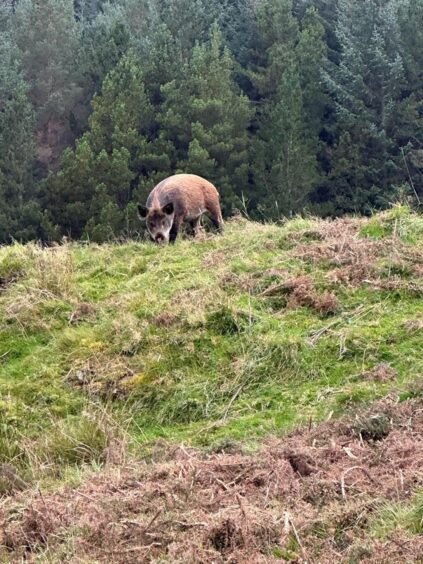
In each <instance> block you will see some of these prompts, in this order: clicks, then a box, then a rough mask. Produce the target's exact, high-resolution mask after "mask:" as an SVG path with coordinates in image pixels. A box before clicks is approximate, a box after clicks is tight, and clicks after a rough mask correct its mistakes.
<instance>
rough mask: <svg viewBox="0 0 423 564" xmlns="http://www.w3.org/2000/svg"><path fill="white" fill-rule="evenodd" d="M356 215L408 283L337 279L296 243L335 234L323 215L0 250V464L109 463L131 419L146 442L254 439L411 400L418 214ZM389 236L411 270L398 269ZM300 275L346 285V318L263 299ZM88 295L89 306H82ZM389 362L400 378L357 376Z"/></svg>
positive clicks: (341, 294)
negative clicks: (168, 239) (107, 421)
mask: <svg viewBox="0 0 423 564" xmlns="http://www.w3.org/2000/svg"><path fill="white" fill-rule="evenodd" d="M356 222H357V230H358V235H357V237H361V238H362V239H363V241H367V240H369V241H372V240H375V239H376V240H378V241H381V242H382V243H383V241H385V240H386V252H384V253H382V254H383V256H381V257H380V258H378V259H377V261H376V262H377V263H376V264H375V267H376V268H378V269H379V270H380V277H381V279H382V278H383V279H384V280H388V281H390V280H395V281H398V280H399V281H400V283H398V285H397V287H395V288H390V289H384V288H383V287H376V286H372V285H369V284H366V283H363V284H360V285H359V286H358V287H350V286H349V285H347V284H344V283H336V282H334V281H333V280H332V279H331V278H330V277H329V276H328V274H330V273H331V272H333V271H334V270H335V269H336V268H338V266H337V265H336V264H333V263H331V262H330V261H329V262H328V261H327V260H321V261H317V262H310V260H308V259H307V257H302V256H301V254H300V253H296V252H295V250H296V248H297V246H298V245H301V247H302V248H303V247H304V246H310V248H311V247H313V246H315V245H320V244H322V243H324V241H322V239H324V235H322V233H323V234H324V230H325V226H326V223H325V222H323V221H321V220H314V219H294V220H292V221H290V222H287V223H285V224H284V225H261V224H255V223H251V222H248V221H245V220H241V221H234V222H229V223H228V224H227V228H226V232H225V235H224V236H210V237H206V238H203V239H200V240H198V241H188V240H179V241H177V243H176V245H175V246H173V247H170V246H169V247H166V248H159V247H156V246H154V245H153V244H151V243H137V242H128V243H126V244H122V245H118V244H110V245H104V246H96V245H79V244H70V245H66V246H63V247H54V248H52V249H44V250H42V249H40V248H38V247H37V246H35V245H27V246H21V245H18V244H16V245H13V246H11V247H7V248H3V249H0V286H1V289H0V393H1V401H0V461H1V460H7V461H10V460H12V461H14V463H15V464H20V465H21V466H22V468H31V469H32V470H33V468H34V465H35V463H34V461H42V464H43V467H44V468H54V472H58V471H59V472H60V471H63V472H65V467H66V465H69V464H74V463H80V462H87V461H95V462H100V463H101V459H102V454H101V453H102V452H103V450H104V446H105V445H106V444H108V442H110V440H111V437H112V435H113V433H117V434H119V432H120V429H121V428H122V427H124V428H125V430H127V431H128V433H129V435H130V437H131V438H132V441H133V448H135V449H140V450H141V449H144V448H145V447H144V446H142V445H145V443H147V442H151V441H154V440H155V439H157V438H165V439H168V440H172V441H184V442H190V443H193V444H197V445H204V446H208V447H210V448H213V447H214V446H216V445H219V444H223V443H225V441H229V442H231V441H242V442H244V443H248V444H250V445H253V444H254V442H255V441H257V440H258V439H259V438H260V437H262V436H264V435H266V434H269V433H280V432H283V431H285V430H288V429H291V428H293V427H294V426H295V425H298V424H300V423H302V422H305V421H308V420H309V419H310V418H312V419H313V420H321V419H324V418H326V417H328V416H329V415H332V414H334V415H340V414H342V413H343V412H344V411H345V410H347V409H349V408H351V407H354V406H355V405H357V404H363V403H368V402H370V401H372V400H374V399H376V398H379V397H383V396H384V395H386V394H387V393H389V392H392V391H395V392H396V393H398V395H399V396H400V397H405V396H406V395H407V394H408V393H409V390H411V388H412V386H413V382H414V380H415V379H416V377H417V376H418V375H419V374H422V373H423V358H422V356H421V354H419V351H421V348H422V331H419V330H416V331H410V330H409V329H407V327H406V325H404V324H405V322H407V321H410V320H416V319H417V320H418V319H423V300H422V299H421V294H420V293H419V289H418V287H417V290H416V287H415V286H410V285H408V286H407V284H406V283H408V284H410V283H411V282H413V283H414V284H415V285H417V286H418V284H421V278H420V281H419V275H418V273H417V274H416V272H418V271H417V270H416V267H418V265H421V261H422V255H421V251H419V249H420V248H421V244H422V240H423V218H421V217H420V216H417V215H415V214H413V213H411V212H410V210H408V209H406V208H400V207H396V208H393V209H392V210H391V211H390V212H386V213H384V214H381V215H377V216H375V217H373V218H371V219H369V220H365V219H357V220H356ZM393 237H395V238H396V240H398V241H399V242H400V243H401V253H402V254H403V255H404V257H405V255H406V258H404V265H403V268H393V267H392V265H393V264H394V263H395V261H396V260H397V258H398V257H397V256H396V255H395V257H394V256H393V253H392V248H393V247H392V238H393ZM398 248H399V247H398ZM419 253H420V254H419ZM419 261H420V262H419ZM395 264H396V263H395ZM278 273H279V274H278ZM300 275H307V276H309V277H310V278H311V279H312V281H313V283H314V286H315V290H314V291H315V292H316V293H317V295H320V294H322V293H323V292H333V293H335V294H336V297H337V300H338V302H339V306H340V307H339V310H338V311H337V312H336V314H334V315H328V316H325V315H322V314H320V313H319V312H318V311H317V310H316V309H314V308H313V307H308V306H307V305H305V306H298V307H296V308H292V307H291V306H290V305H289V296H288V295H287V294H286V292H283V291H281V292H280V293H277V294H276V295H274V296H271V297H266V296H263V295H262V294H263V291H264V290H265V289H266V288H268V287H270V286H271V285H272V284H277V283H279V282H281V281H285V280H287V279H289V278H295V277H297V276H300ZM403 282H404V283H403ZM81 304H87V308H88V309H87V311H88V312H89V313H87V311H85V313H82V314H81V315H77V313H75V314H74V316H72V312H78V311H79V310H81V311H83V309H81ZM70 319H72V323H71V322H70V321H69V320H70ZM382 362H384V363H389V364H390V366H392V368H394V369H395V371H396V378H395V379H394V380H390V381H375V380H371V379H368V378H364V377H363V376H362V375H363V373H364V372H365V371H368V370H370V369H372V368H373V367H375V366H377V365H378V364H379V363H382ZM104 405H106V407H105V408H104V409H105V410H106V411H107V413H108V414H109V415H110V417H112V418H113V421H114V425H108V426H107V429H105V428H104V425H103V424H101V425H99V424H98V423H97V421H98V417H97V415H96V414H97V413H98V409H99V408H100V407H101V406H104ZM113 429H114V430H113ZM125 432H126V431H125ZM140 445H141V446H140ZM49 464H50V465H49Z"/></svg>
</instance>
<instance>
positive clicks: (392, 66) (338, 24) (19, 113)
mask: <svg viewBox="0 0 423 564" xmlns="http://www.w3.org/2000/svg"><path fill="white" fill-rule="evenodd" d="M176 172H191V173H195V174H200V175H201V176H204V177H206V178H208V179H209V180H211V181H212V182H213V183H214V184H215V185H216V187H217V188H218V190H219V192H220V194H221V200H222V208H223V211H224V214H225V215H226V216H229V215H231V213H233V211H234V210H236V209H237V210H241V211H242V212H243V213H246V214H248V216H249V217H251V218H253V219H255V220H259V221H275V220H279V219H281V218H284V217H290V216H293V215H295V214H299V213H300V214H301V213H309V214H313V215H317V216H322V217H336V216H340V215H343V214H352V213H358V214H365V215H369V214H371V213H373V211H374V210H377V209H383V208H386V207H388V206H389V205H390V204H391V203H392V202H394V201H398V200H404V199H405V200H407V201H410V202H412V204H413V205H416V206H418V205H419V204H420V203H421V201H422V199H423V2H422V0H110V1H108V2H106V1H104V0H42V1H41V0H2V2H1V7H0V243H9V242H11V241H13V240H18V241H22V242H25V241H29V240H34V239H35V240H41V241H45V242H50V241H58V240H61V239H62V238H63V236H66V237H69V238H72V239H88V240H90V241H95V242H104V241H107V240H114V239H120V238H122V239H123V238H128V237H136V236H137V235H138V234H139V233H140V231H141V230H142V226H141V223H140V222H139V219H138V217H137V213H136V205H137V202H140V201H145V199H146V197H147V195H148V193H149V191H150V190H151V189H152V187H153V186H154V185H155V184H156V183H157V182H158V181H160V180H161V179H163V178H165V177H166V176H169V175H170V174H173V173H176Z"/></svg>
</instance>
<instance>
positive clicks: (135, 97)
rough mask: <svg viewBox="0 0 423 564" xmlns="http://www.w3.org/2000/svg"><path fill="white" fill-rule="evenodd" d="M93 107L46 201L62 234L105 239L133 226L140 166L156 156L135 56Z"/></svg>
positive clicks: (128, 58) (126, 61)
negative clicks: (132, 207)
mask: <svg viewBox="0 0 423 564" xmlns="http://www.w3.org/2000/svg"><path fill="white" fill-rule="evenodd" d="M92 106H93V114H92V115H91V117H90V121H89V125H90V128H89V130H88V131H87V132H86V133H85V134H84V135H83V137H82V138H81V139H80V140H79V141H78V142H77V144H76V147H75V149H74V150H70V149H67V150H66V151H65V153H64V156H63V161H62V167H61V171H60V172H59V173H58V174H56V175H54V176H51V177H50V178H49V179H48V180H47V182H46V183H45V198H46V203H47V207H48V209H49V211H50V214H51V216H50V217H51V222H52V223H54V222H55V221H56V220H57V218H58V219H59V225H60V226H61V227H62V230H63V233H65V234H70V235H71V236H72V237H80V236H82V235H84V236H87V237H89V238H90V239H93V240H95V241H104V240H107V239H110V238H111V237H115V236H117V235H118V234H120V233H123V232H124V231H125V229H128V228H129V229H130V228H131V224H132V223H133V222H132V223H131V217H129V213H130V211H131V210H130V209H128V204H129V203H130V201H131V197H132V188H133V187H134V182H135V180H136V177H137V164H138V163H140V162H142V161H143V157H144V156H145V155H146V156H147V158H149V156H150V154H151V148H150V146H149V143H148V141H147V140H146V138H145V134H146V133H147V132H148V130H149V127H150V125H151V120H152V108H151V106H150V103H149V101H148V99H147V96H146V94H145V90H144V83H143V77H142V73H141V69H140V67H139V65H138V64H137V62H136V60H135V58H134V56H133V54H131V53H130V54H128V55H126V56H124V57H122V59H121V60H120V62H119V63H118V65H117V66H116V68H115V69H114V70H112V71H111V72H110V73H109V74H108V75H107V77H106V79H105V81H104V83H103V88H102V94H101V95H99V96H96V97H95V98H94V100H93V102H92ZM132 211H133V214H132V215H135V211H134V210H132Z"/></svg>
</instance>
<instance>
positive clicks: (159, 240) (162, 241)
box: [154, 233, 166, 245]
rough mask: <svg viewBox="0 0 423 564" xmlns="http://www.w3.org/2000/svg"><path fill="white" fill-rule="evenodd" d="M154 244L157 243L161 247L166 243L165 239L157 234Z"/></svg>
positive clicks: (161, 234)
mask: <svg viewBox="0 0 423 564" xmlns="http://www.w3.org/2000/svg"><path fill="white" fill-rule="evenodd" d="M154 240H155V242H156V243H158V244H159V245H163V243H165V242H166V237H165V236H164V235H163V233H157V235H156V237H155V239H154Z"/></svg>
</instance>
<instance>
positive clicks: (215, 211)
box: [207, 204, 223, 233]
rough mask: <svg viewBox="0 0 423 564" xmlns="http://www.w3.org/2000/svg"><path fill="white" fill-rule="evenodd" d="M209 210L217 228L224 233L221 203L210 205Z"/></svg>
mask: <svg viewBox="0 0 423 564" xmlns="http://www.w3.org/2000/svg"><path fill="white" fill-rule="evenodd" d="M207 211H208V215H209V217H210V219H211V221H212V223H213V225H214V226H215V228H216V229H217V230H218V231H219V233H223V218H222V212H221V211H220V206H219V204H216V205H209V207H208V210H207Z"/></svg>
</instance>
